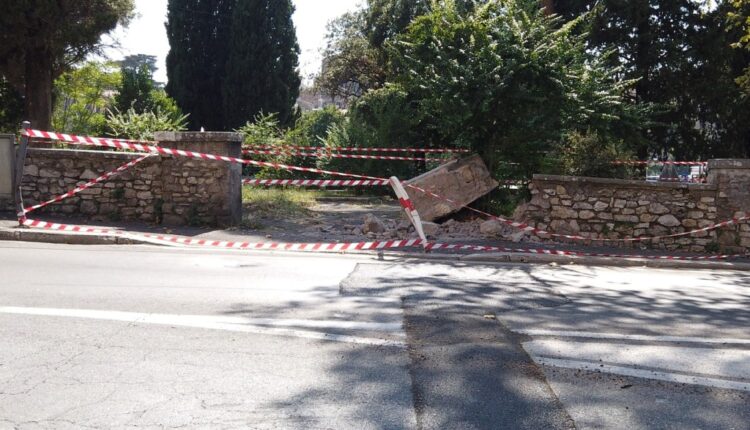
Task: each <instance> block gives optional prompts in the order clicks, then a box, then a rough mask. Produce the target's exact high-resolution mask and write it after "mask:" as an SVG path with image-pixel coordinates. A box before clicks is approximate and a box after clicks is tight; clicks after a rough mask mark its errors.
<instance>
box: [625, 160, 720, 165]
mask: <svg viewBox="0 0 750 430" xmlns="http://www.w3.org/2000/svg"><path fill="white" fill-rule="evenodd" d="M612 164H615V165H620V166H649V165H661V166H708V162H707V161H656V160H645V161H642V160H617V161H613V162H612Z"/></svg>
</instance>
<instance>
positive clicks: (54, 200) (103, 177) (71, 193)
mask: <svg viewBox="0 0 750 430" xmlns="http://www.w3.org/2000/svg"><path fill="white" fill-rule="evenodd" d="M149 157H151V155H146V156H143V157H140V158H137V159H135V160H133V161H130V162H128V163H125V164H123V165H122V166H120V167H118V168H117V169H115V170H113V171H111V172H107V173H105V174H103V175H101V176H99V177H98V178H96V179H93V180H91V181H89V182H87V183H85V184H83V185H80V186H77V187H75V188H73V189H72V190H70V191H68V192H67V193H65V194H61V195H59V196H56V197H53V198H52V199H50V200H47V201H46V202H43V203H39V204H37V205H34V206H29V207H27V208H24V209H23V213H20V214H18V216H19V217H23V216H25V215H26V214H27V213H29V212H31V211H35V210H37V209H41V208H43V207H45V206H48V205H51V204H52V203H58V202H61V201H63V200H65V199H67V198H68V197H72V196H74V195H76V194H78V193H80V192H81V191H83V190H86V189H88V188H91V187H92V186H94V185H96V184H98V183H100V182H104V181H106V180H108V179H110V178H111V177H113V176H116V175H118V174H120V173H122V172H124V171H126V170H128V169H129V168H131V167H133V166H135V165H136V164H138V163H140V162H141V161H143V160H146V159H147V158H149Z"/></svg>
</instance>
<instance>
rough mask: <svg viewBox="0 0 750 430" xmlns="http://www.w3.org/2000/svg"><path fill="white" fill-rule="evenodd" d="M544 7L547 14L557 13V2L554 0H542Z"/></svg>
mask: <svg viewBox="0 0 750 430" xmlns="http://www.w3.org/2000/svg"><path fill="white" fill-rule="evenodd" d="M542 7H543V8H544V13H545V14H546V15H552V14H553V13H555V2H554V1H553V0H542Z"/></svg>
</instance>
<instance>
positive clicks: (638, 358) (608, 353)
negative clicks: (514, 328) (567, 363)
mask: <svg viewBox="0 0 750 430" xmlns="http://www.w3.org/2000/svg"><path fill="white" fill-rule="evenodd" d="M523 347H524V349H526V351H527V352H528V353H529V354H530V355H531V356H534V357H545V358H560V359H569V360H581V361H588V362H592V363H596V364H601V363H608V364H611V365H615V366H627V367H636V368H640V369H653V370H658V371H664V372H677V373H687V374H693V375H700V376H708V377H717V378H728V379H737V380H743V381H745V382H750V350H745V349H728V348H691V347H687V346H673V345H643V344H637V345H634V344H623V343H605V342H581V341H578V342H576V341H570V340H562V339H535V340H534V341H531V342H525V343H524V344H523Z"/></svg>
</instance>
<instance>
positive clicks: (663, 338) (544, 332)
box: [513, 329, 750, 345]
mask: <svg viewBox="0 0 750 430" xmlns="http://www.w3.org/2000/svg"><path fill="white" fill-rule="evenodd" d="M513 331H515V332H516V333H520V334H525V335H529V336H556V337H575V338H588V339H615V340H637V341H648V342H686V343H705V344H735V345H750V339H736V338H710V337H690V336H652V335H641V334H620V333H596V332H586V331H557V330H534V329H528V330H525V329H521V330H518V329H516V330H513Z"/></svg>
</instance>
